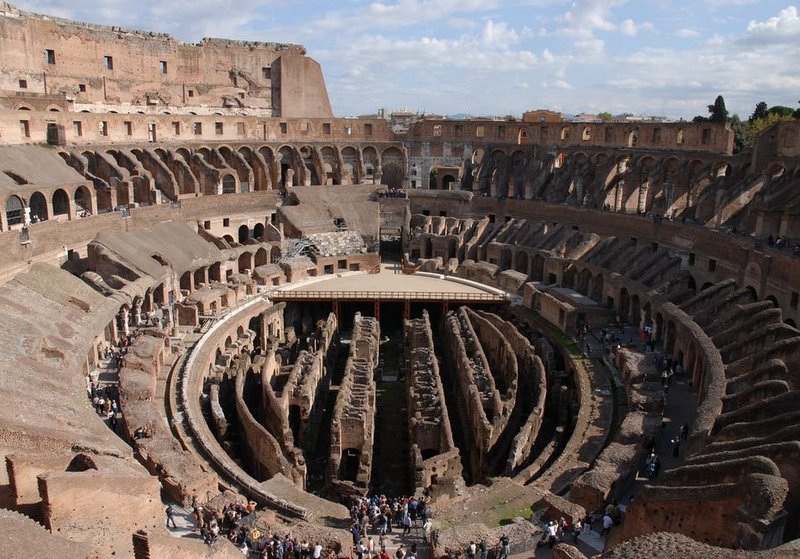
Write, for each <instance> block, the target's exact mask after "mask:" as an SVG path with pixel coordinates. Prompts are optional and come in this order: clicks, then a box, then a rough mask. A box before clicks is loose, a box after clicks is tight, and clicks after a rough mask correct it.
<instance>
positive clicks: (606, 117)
mask: <svg viewBox="0 0 800 559" xmlns="http://www.w3.org/2000/svg"><path fill="white" fill-rule="evenodd" d="M597 118H599V119H600V120H602V121H603V122H608V121H609V120H611V119H612V118H613V115H612V114H611V113H609V112H608V111H606V112H602V113H598V114H597Z"/></svg>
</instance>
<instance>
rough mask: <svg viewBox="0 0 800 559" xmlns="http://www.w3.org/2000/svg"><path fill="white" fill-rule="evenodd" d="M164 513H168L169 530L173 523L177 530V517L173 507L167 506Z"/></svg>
mask: <svg viewBox="0 0 800 559" xmlns="http://www.w3.org/2000/svg"><path fill="white" fill-rule="evenodd" d="M164 512H166V513H167V528H169V523H170V522H172V527H173V528H176V529H177V528H178V525H177V524H175V516H174V514H175V510H174V509H173V508H172V505H171V504H169V505H167V508H166V510H165V511H164Z"/></svg>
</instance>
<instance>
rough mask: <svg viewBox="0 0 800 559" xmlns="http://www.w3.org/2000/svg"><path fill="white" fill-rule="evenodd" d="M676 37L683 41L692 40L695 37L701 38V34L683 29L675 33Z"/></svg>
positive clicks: (693, 30)
mask: <svg viewBox="0 0 800 559" xmlns="http://www.w3.org/2000/svg"><path fill="white" fill-rule="evenodd" d="M675 36H676V37H680V38H681V39H691V38H694V37H699V36H700V32H699V31H697V30H695V29H687V28H683V29H678V30H677V31H675Z"/></svg>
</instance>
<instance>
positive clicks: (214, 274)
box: [208, 262, 222, 283]
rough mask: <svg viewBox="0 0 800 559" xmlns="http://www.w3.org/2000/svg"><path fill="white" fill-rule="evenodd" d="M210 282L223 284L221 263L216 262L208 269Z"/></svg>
mask: <svg viewBox="0 0 800 559" xmlns="http://www.w3.org/2000/svg"><path fill="white" fill-rule="evenodd" d="M208 281H215V282H217V283H222V270H221V266H220V263H219V262H214V263H213V264H212V265H211V266H209V267H208Z"/></svg>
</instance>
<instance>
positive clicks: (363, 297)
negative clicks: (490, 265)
mask: <svg viewBox="0 0 800 559" xmlns="http://www.w3.org/2000/svg"><path fill="white" fill-rule="evenodd" d="M267 297H269V298H270V299H271V300H273V301H286V300H291V301H330V300H334V299H338V300H344V301H371V300H382V301H387V300H388V301H407V300H409V301H474V302H479V303H480V302H483V303H493V302H498V303H500V302H505V301H506V300H508V296H507V295H505V294H501V293H446V292H445V293H443V292H441V291H401V292H398V291H301V290H291V291H279V290H274V291H269V292H268V293H267Z"/></svg>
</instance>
